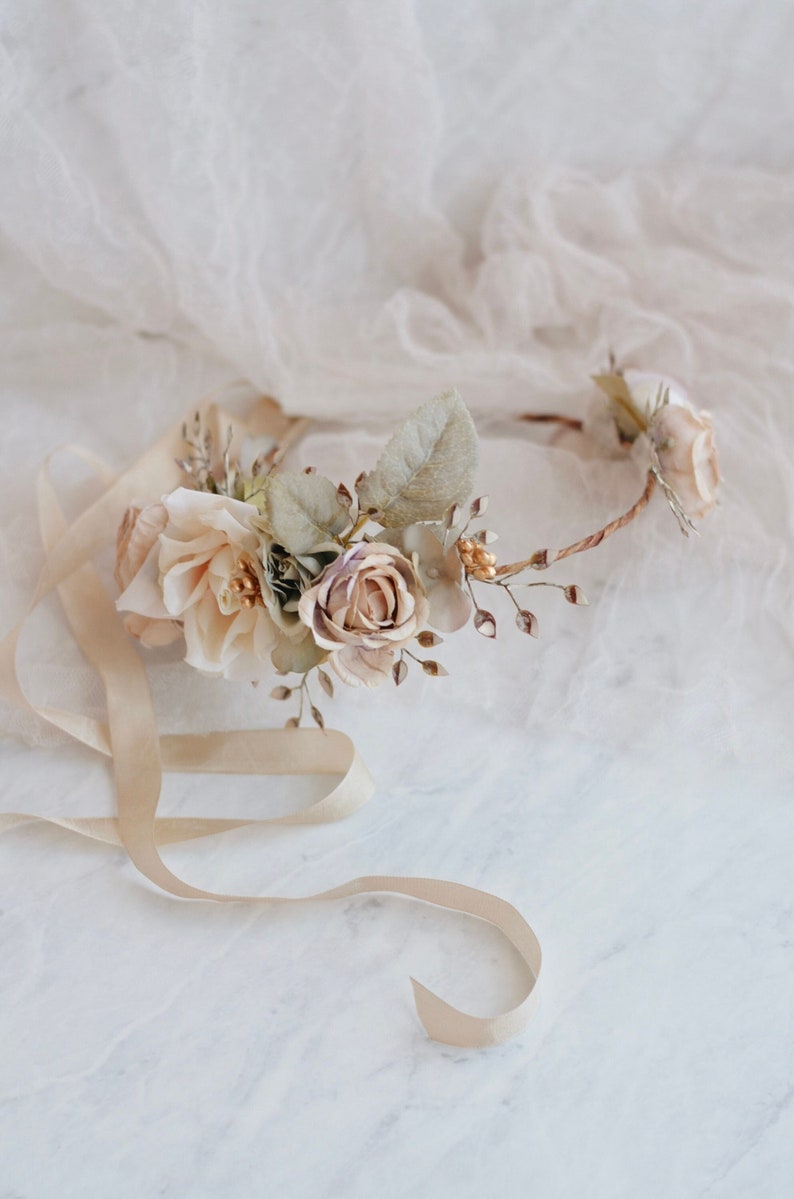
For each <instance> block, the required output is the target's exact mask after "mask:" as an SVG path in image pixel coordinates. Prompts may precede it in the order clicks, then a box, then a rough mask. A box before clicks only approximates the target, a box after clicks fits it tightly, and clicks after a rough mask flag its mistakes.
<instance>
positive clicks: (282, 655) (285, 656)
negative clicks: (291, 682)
mask: <svg viewBox="0 0 794 1199" xmlns="http://www.w3.org/2000/svg"><path fill="white" fill-rule="evenodd" d="M327 659H328V650H325V649H320V646H319V645H318V644H317V642H316V641H315V640H314V638H313V637H312V635H311V633H310V632H309V630H308V629H307V630H306V636H305V637H300V638H295V637H287V636H285V635H284V634H283V633H282V634H280V636H279V639H278V641H277V642H276V647H275V649H274V650H273V652H272V653H271V655H270V660H271V662H272V663H273V665H274V666H275V668H276V670H278V671H279V673H280V674H306V673H307V672H308V671H310V670H313V669H314V667H315V666H319V665H320V664H321V663H322V662H325V661H327Z"/></svg>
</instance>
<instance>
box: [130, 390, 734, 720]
mask: <svg viewBox="0 0 794 1199" xmlns="http://www.w3.org/2000/svg"><path fill="white" fill-rule="evenodd" d="M596 383H597V384H598V386H599V387H600V389H601V391H602V393H603V395H604V396H605V398H606V402H607V403H606V406H605V411H606V414H607V417H608V420H609V423H610V426H611V431H612V434H613V436H614V437H615V439H616V442H617V443H618V444H620V445H622V446H624V447H629V446H632V445H634V444H635V443H637V442H638V440H641V443H642V453H644V454H646V455H647V464H648V472H647V480H646V485H645V489H644V491H643V493H642V495H641V497H640V499H639V500H638V501H637V503H636V504H635V505H633V507H632V508H631V509H630V510H629V511H628V512H627V513H625V514H623V515H622V516H621V517H619V518H618V519H617V520H615V521H612V522H610V523H609V524H608V525H606V526H605V527H603V528H601V529H599V530H598V531H597V532H595V533H594V534H592V535H591V536H589V537H586V538H584V539H582V540H580V541H577V542H575V543H573V544H572V545H569V546H566V547H565V548H563V549H560V550H556V551H554V550H549V549H539V550H536V551H534V552H533V553H532V554H530V555H529V556H528V557H527V558H526V559H524V560H522V561H518V562H507V563H501V564H500V563H499V561H498V559H497V556H496V554H495V553H494V552H493V551H492V550H491V549H490V548H489V547H490V546H491V545H492V544H493V543H494V542H495V541H496V540H497V534H496V533H495V532H493V531H492V530H490V529H487V528H484V527H482V525H481V518H482V517H483V516H484V515H485V512H486V509H487V505H488V497H487V496H480V497H478V498H475V499H473V500H471V499H470V496H471V491H472V486H473V481H474V474H475V469H476V465H477V444H478V443H477V434H476V431H475V428H474V424H473V421H472V419H471V416H470V415H469V412H468V411H467V409H466V407H465V406H464V404H463V402H462V401H461V399H460V398H459V396H458V395H457V394H456V393H455V392H452V393H449V394H446V395H443V396H440V397H439V398H437V399H433V400H430V401H429V402H428V403H425V404H423V405H422V406H421V407H420V408H418V409H417V410H416V411H415V412H414V413H412V415H410V416H409V417H408V418H407V419H406V420H405V421H404V422H403V423H402V424H401V425H400V426H399V428H398V429H397V430H396V432H395V433H394V434H393V436H392V438H391V440H390V441H389V442H388V444H387V446H386V448H385V449H384V451H383V454H382V456H381V458H380V460H379V461H378V463H377V465H376V466H375V468H374V470H372V471H368V472H364V473H362V474H360V475H359V476H358V478H357V479H356V480H355V483H354V485H353V487H352V489H350V488H348V486H346V484H345V483H339V484H338V485H337V484H335V483H333V482H332V481H331V480H330V479H327V478H324V477H323V476H322V475H319V474H317V473H316V471H315V470H313V469H312V468H309V469H308V470H306V471H304V472H303V473H298V472H295V471H290V470H285V469H283V467H282V466H281V464H280V460H281V455H282V452H283V449H284V446H283V445H280V444H279V443H278V442H276V441H274V440H272V439H269V440H267V441H266V442H265V443H264V444H262V442H261V441H260V443H259V444H257V445H256V446H255V447H252V446H251V445H250V444H249V445H247V446H245V445H243V446H240V447H239V449H237V448H236V447H235V434H234V430H233V429H232V428H231V427H228V428H227V430H226V431H225V433H224V435H223V444H222V445H218V444H217V439H216V437H215V435H214V434H213V432H212V431H211V430H210V429H209V428H207V427H205V426H204V423H203V421H202V417H201V415H200V414H198V413H197V414H196V416H195V418H194V420H193V422H192V423H191V424H190V426H189V427H188V426H187V425H185V427H184V428H183V436H184V440H185V446H186V452H185V455H184V457H182V458H180V459H179V461H178V466H179V468H180V470H181V471H182V472H183V475H184V484H183V486H180V487H178V488H176V489H175V490H173V491H171V492H170V493H169V494H168V495H166V496H164V497H163V498H157V499H155V500H153V501H152V502H151V503H148V504H146V505H144V506H143V507H139V506H134V507H130V508H129V509H128V510H127V512H126V514H125V516H124V519H123V521H122V524H121V527H120V529H119V534H118V544H117V565H116V580H117V583H118V585H119V588H120V590H121V596H120V598H119V600H118V603H117V606H118V608H119V609H120V610H121V611H124V612H126V613H128V614H129V615H127V617H126V621H125V623H126V627H127V629H128V631H129V632H130V633H132V634H133V635H135V636H136V637H138V638H139V639H140V640H141V641H142V642H143V643H144V644H145V645H148V646H156V645H164V644H166V643H167V642H170V641H173V640H176V639H177V638H180V637H182V638H184V642H185V646H186V655H185V657H186V661H187V662H188V663H189V664H190V665H191V666H194V667H196V668H197V669H199V670H201V671H203V672H205V673H207V674H215V675H223V676H225V677H231V678H251V679H254V680H257V681H258V679H259V678H260V677H261V676H262V673H263V667H264V672H265V673H267V669H268V668H271V670H272V671H275V672H277V673H278V674H280V675H298V676H300V682H299V683H297V684H295V685H286V684H279V685H278V686H276V687H275V689H274V690H273V691H272V693H271V694H272V696H273V698H275V699H280V700H287V699H289V698H290V697H293V696H295V695H297V697H298V700H299V711H298V714H297V715H295V716H291V717H290V718H289V719H288V721H287V725H288V726H290V727H294V726H297V725H299V724H300V723H301V720H302V719H303V717H304V715H305V714H309V715H310V716H311V718H312V719H313V720H314V721H315V723H316V724H318V725H319V726H320V727H323V726H324V719H323V716H322V715H321V713H320V710H319V708H318V706H317V704H316V703H315V697H314V696H313V695H312V692H311V684H310V679H312V677H313V676H315V677H316V681H317V683H318V684H319V687H320V689H322V691H323V692H325V694H326V695H327V696H328V697H331V696H332V695H333V681H332V677H331V674H329V672H328V670H327V669H326V667H327V666H330V667H331V669H332V670H333V672H334V674H335V676H336V677H337V678H338V679H341V680H342V682H344V683H346V684H349V685H352V686H362V685H363V686H366V687H377V686H379V685H380V684H381V683H383V682H384V681H385V680H387V679H388V678H391V679H393V681H394V682H395V683H396V684H397V685H399V684H401V683H402V682H403V681H404V679H405V678H406V676H407V674H408V671H409V669H410V668H411V666H412V665H416V666H418V667H420V668H421V669H422V670H423V671H424V673H425V674H427V675H430V676H432V677H434V678H437V677H439V676H442V675H446V674H447V671H446V670H445V669H444V666H443V665H442V664H441V662H440V661H438V660H437V659H436V657H435V656H428V655H427V651H428V650H435V648H436V647H437V646H439V645H440V644H441V642H442V636H441V634H450V633H454V632H456V631H457V630H459V629H460V628H462V627H463V626H464V625H465V624H467V623H468V622H469V620H473V624H474V627H475V629H476V630H477V631H478V632H479V633H481V634H482V635H483V636H484V637H494V636H495V635H496V628H497V619H496V617H495V615H494V614H493V613H492V612H491V610H490V608H491V604H490V603H487V602H485V603H483V602H482V596H483V594H484V593H485V589H487V588H490V590H491V593H492V594H495V593H496V592H497V591H499V592H502V593H503V594H504V595H505V596H507V597H508V599H509V601H510V602H511V603H512V605H513V608H514V609H515V613H514V616H515V624H516V626H517V628H518V629H519V631H520V632H522V633H525V634H529V635H530V636H537V635H538V622H537V620H536V618H535V616H534V614H533V613H532V612H531V611H530V610H529V609H528V608H527V607H526V606H525V605H524V603H523V602H522V601H521V600H520V599H519V598H518V596H517V594H516V590H517V589H518V588H527V587H537V586H548V587H555V588H558V589H559V590H560V591H561V592H562V594H563V596H564V597H565V599H566V600H567V601H568V602H569V603H571V604H577V605H582V604H586V603H587V599H586V598H585V596H584V593H583V592H582V590H581V588H580V587H578V586H577V585H576V584H575V583H566V584H563V583H557V582H553V583H552V582H545V581H544V582H537V581H533V582H528V581H527V580H526V578H525V577H524V576H526V575H527V574H528V573H531V572H538V571H542V570H545V569H546V568H547V567H549V566H551V565H552V564H553V563H555V562H558V561H560V560H561V559H564V558H567V557H570V556H571V555H572V554H576V553H579V552H581V551H583V550H586V549H591V548H593V547H594V546H596V545H598V544H599V543H600V542H601V541H603V540H604V538H605V537H608V536H609V535H610V534H612V533H614V532H615V531H616V530H617V529H619V528H622V527H623V526H624V525H626V524H628V523H629V521H630V520H632V519H634V517H636V516H637V515H638V513H639V512H640V511H641V510H642V509H643V508H644V507H645V506H646V505H647V503H648V500H649V499H650V497H651V494H652V492H653V490H654V488H655V486H656V485H657V484H658V485H659V486H660V487H661V489H662V491H663V492H664V494H665V496H666V498H667V500H668V502H669V504H670V506H671V508H672V510H673V512H674V513H675V515H676V517H677V519H678V521H679V524H680V527H681V529H682V530H683V532H685V533H686V532H688V531H689V530H690V529H693V528H694V525H693V519H696V518H698V517H702V516H704V515H705V514H706V513H707V512H708V511H709V510H710V509H711V507H713V505H714V501H715V492H716V487H717V483H718V479H719V473H718V467H717V459H716V451H715V449H714V443H713V435H712V427H711V421H710V417H709V416H708V415H707V414H706V413H700V414H698V413H696V412H695V411H694V409H693V408H692V407H691V406H690V405H689V404H688V402H687V401H686V399H685V397H684V396H683V394H682V393H681V391H680V389H679V388H678V387H677V386H675V385H674V384H670V383H669V382H667V381H665V380H662V379H658V378H655V377H653V376H645V375H638V374H636V373H634V374H631V373H630V374H629V375H628V376H626V375H624V374H623V373H621V372H618V371H616V370H614V369H613V370H611V371H610V372H609V373H608V374H605V375H600V376H597V377H596ZM523 419H525V420H532V421H536V422H544V423H549V422H553V421H556V422H558V423H561V424H563V425H566V426H568V427H573V428H576V429H582V427H583V422H581V421H574V420H571V419H570V418H566V417H558V416H551V415H547V414H540V415H527V416H525V417H524V418H523Z"/></svg>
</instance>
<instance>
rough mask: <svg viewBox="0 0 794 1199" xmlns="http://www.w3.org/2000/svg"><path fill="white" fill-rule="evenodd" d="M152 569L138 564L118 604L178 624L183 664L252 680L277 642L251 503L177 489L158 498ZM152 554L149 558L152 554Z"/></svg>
mask: <svg viewBox="0 0 794 1199" xmlns="http://www.w3.org/2000/svg"><path fill="white" fill-rule="evenodd" d="M162 504H163V508H164V509H165V512H166V515H167V523H166V525H165V528H164V529H163V530H162V532H161V533H160V535H159V549H158V551H157V557H156V573H155V572H154V571H152V570H151V566H152V562H151V561H150V560H149V559H147V564H148V566H149V567H150V569H148V570H147V569H142V570H140V571H139V572H138V574H137V575H136V576H135V578H134V579H133V580H132V581H131V583H130V584H129V586H128V587H127V589H126V590H125V592H124V593H123V595H122V596H121V597H120V598H119V600H118V607H119V608H121V609H126V610H128V611H132V612H135V613H138V614H141V615H145V616H148V617H150V618H151V617H160V618H161V619H162V618H169V617H170V618H171V619H176V620H180V621H181V622H182V626H183V631H184V635H185V645H186V651H187V652H186V654H185V661H186V662H188V663H189V664H190V665H191V666H195V667H196V668H197V669H199V670H203V671H205V672H206V673H208V674H222V675H224V676H225V677H227V678H252V677H256V676H257V675H258V673H259V669H258V665H257V663H260V664H263V663H265V662H266V660H267V658H268V655H269V653H270V650H271V649H272V648H273V646H274V644H275V641H276V626H275V624H274V623H273V619H272V617H271V615H270V613H269V612H268V609H267V607H266V606H265V603H264V602H263V596H264V595H265V594H266V593H267V586H268V585H267V582H266V579H265V577H264V571H263V568H262V564H261V561H260V560H259V549H260V536H259V534H258V533H257V531H256V529H255V528H254V527H253V521H254V520H255V519H256V517H257V511H256V508H254V507H253V505H251V504H246V503H243V502H242V501H240V500H234V499H230V498H229V497H228V496H225V495H215V494H213V493H211V492H205V491H192V490H188V489H187V488H185V487H179V488H177V490H176V491H174V492H172V493H171V494H170V495H168V496H166V497H165V499H164V500H163V501H162ZM150 558H151V555H150Z"/></svg>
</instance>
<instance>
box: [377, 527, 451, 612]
mask: <svg viewBox="0 0 794 1199" xmlns="http://www.w3.org/2000/svg"><path fill="white" fill-rule="evenodd" d="M383 538H384V540H388V541H389V543H390V544H394V545H396V546H397V547H398V548H399V549H400V550H402V552H403V553H404V554H406V555H407V556H409V557H410V558H411V559H412V561H415V562H416V565H417V569H418V571H419V578H420V579H421V580H422V586H423V587H424V589H425V592H426V594H427V600H428V604H429V605H430V607H429V612H428V617H427V623H428V624H429V625H431V626H432V628H434V629H438V630H439V632H441V633H454V632H456V631H457V630H458V629H462V628H463V626H464V625H465V624H466V621H467V620H468V619H469V617H470V616H471V608H472V604H471V599H470V598H469V596H468V595H467V594H466V592H465V591H464V590H463V587H462V583H463V578H464V575H463V564H462V562H461V560H460V554H459V553H458V547H457V545H456V543H455V538H454V537H453V538H452V544H451V545H449V546H448V547H447V548H446V549H445V548H444V546H443V545H442V544H441V542H440V541H439V539H438V537H436V535H435V533H434V532H433V531H432V530H431V529H428V527H427V525H409V526H408V527H407V528H406V529H389V530H388V531H387V532H386V533H384V534H383Z"/></svg>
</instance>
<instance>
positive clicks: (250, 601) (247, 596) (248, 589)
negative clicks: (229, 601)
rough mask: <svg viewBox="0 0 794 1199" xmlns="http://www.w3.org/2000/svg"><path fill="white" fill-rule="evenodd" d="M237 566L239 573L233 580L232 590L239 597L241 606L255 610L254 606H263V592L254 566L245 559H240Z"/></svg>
mask: <svg viewBox="0 0 794 1199" xmlns="http://www.w3.org/2000/svg"><path fill="white" fill-rule="evenodd" d="M235 565H236V567H237V570H238V572H239V573H238V574H237V576H236V577H235V578H233V579H232V581H231V589H232V591H233V592H234V593H235V595H237V596H239V598H240V606H241V607H243V608H253V606H254V604H257V603H259V604H261V603H262V591H261V589H260V587H259V579H258V578H257V577H256V574H255V573H254V568H253V566H252V565H251V563H250V562H248V561H246V559H245V558H238V559H237V562H236V564H235Z"/></svg>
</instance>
